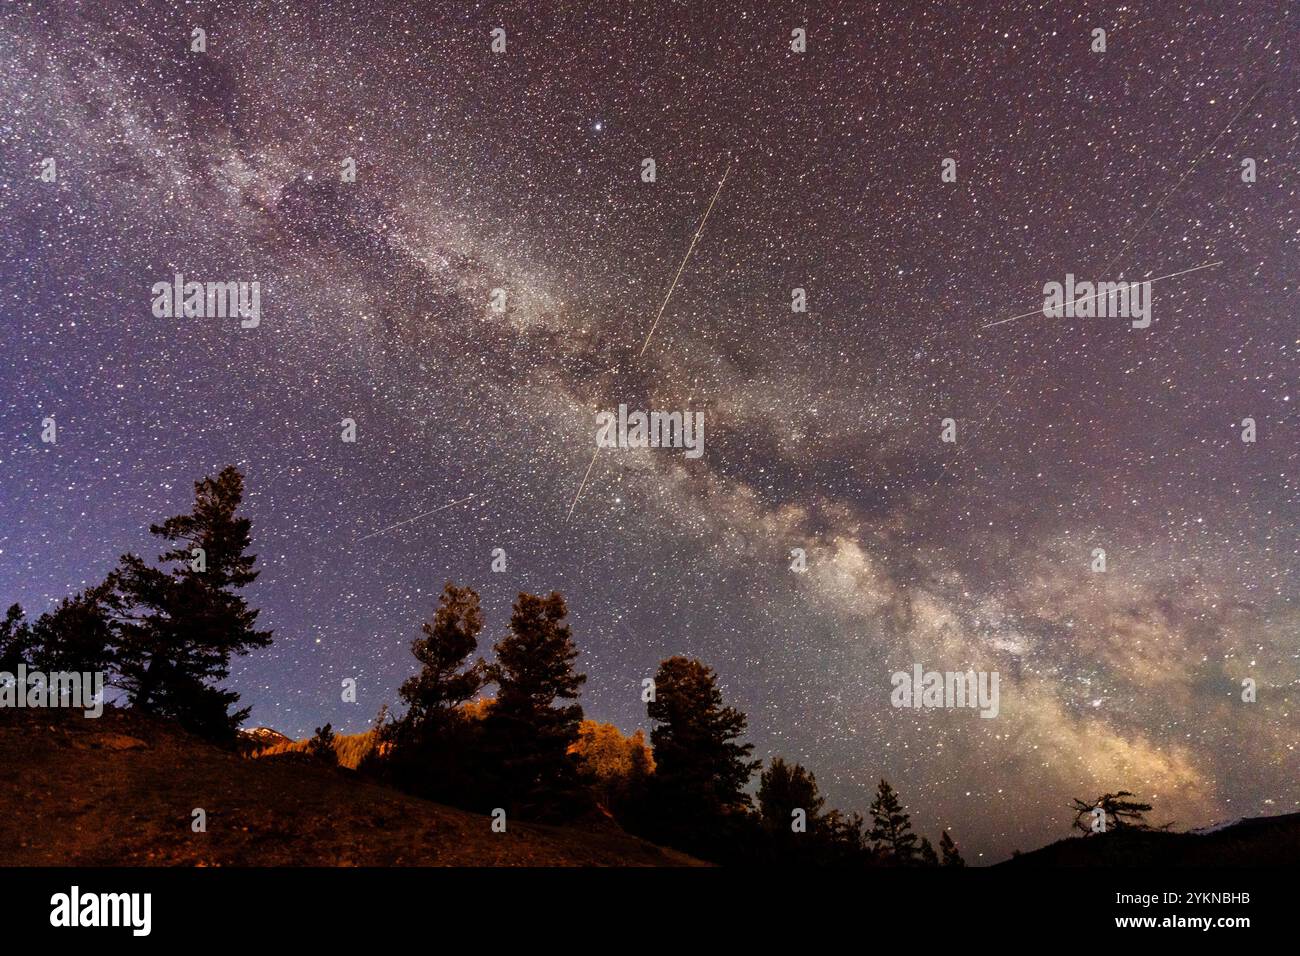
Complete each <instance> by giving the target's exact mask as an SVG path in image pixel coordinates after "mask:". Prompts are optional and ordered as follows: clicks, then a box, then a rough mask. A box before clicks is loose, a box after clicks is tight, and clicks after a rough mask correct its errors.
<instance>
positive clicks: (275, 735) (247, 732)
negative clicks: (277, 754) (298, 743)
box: [239, 727, 293, 750]
mask: <svg viewBox="0 0 1300 956" xmlns="http://www.w3.org/2000/svg"><path fill="white" fill-rule="evenodd" d="M239 736H240V737H241V738H242V739H243V740H244V741H245V742H246V743H248V744H249V746H250V747H251V748H252V749H254V750H261V749H262V748H263V747H276V746H279V745H280V744H291V743H293V738H292V737H286V736H285V735H284V734H282V733H280V731H278V730H272V729H271V728H270V727H241V728H240V730H239Z"/></svg>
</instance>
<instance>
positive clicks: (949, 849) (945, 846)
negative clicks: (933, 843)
mask: <svg viewBox="0 0 1300 956" xmlns="http://www.w3.org/2000/svg"><path fill="white" fill-rule="evenodd" d="M939 853H940V854H941V855H942V857H943V860H942V863H943V865H944V866H965V865H966V861H965V860H963V859H962V857H961V854H960V853H959V852H958V851H957V844H956V843H954V842H953V840H952V837H951V836H950V835H949V834H948V831H947V830H944V831H943V835H942V836H941V837H939Z"/></svg>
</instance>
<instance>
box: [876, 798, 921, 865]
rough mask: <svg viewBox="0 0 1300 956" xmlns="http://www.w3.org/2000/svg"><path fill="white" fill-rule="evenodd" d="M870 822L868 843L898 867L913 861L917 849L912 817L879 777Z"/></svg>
mask: <svg viewBox="0 0 1300 956" xmlns="http://www.w3.org/2000/svg"><path fill="white" fill-rule="evenodd" d="M871 821H872V822H871V833H870V834H869V836H870V839H871V842H872V844H873V845H874V846H875V847H876V849H877V850H878V851H881V852H883V853H884V855H885V857H886V858H887V860H888V861H889V862H891V863H894V864H896V865H899V866H905V865H907V864H910V863H913V862H915V860H916V856H917V852H918V851H917V845H916V834H915V833H913V832H912V820H911V818H910V817H909V816H908V815H907V814H906V813H904V812H903V805H902V804H901V803H900V802H899V800H898V794H896V793H894V788H893V787H891V786H890V785H889V782H888V781H886V780H881V781H880V785H879V787H877V789H876V799H875V800H873V801H872V803H871Z"/></svg>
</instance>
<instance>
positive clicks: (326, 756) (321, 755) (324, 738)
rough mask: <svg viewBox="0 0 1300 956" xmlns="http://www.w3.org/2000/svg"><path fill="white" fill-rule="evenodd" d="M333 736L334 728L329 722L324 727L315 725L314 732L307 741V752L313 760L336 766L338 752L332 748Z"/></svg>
mask: <svg viewBox="0 0 1300 956" xmlns="http://www.w3.org/2000/svg"><path fill="white" fill-rule="evenodd" d="M334 743H335V736H334V728H333V726H332V725H330V724H326V725H325V726H324V727H317V728H316V733H315V734H314V735H313V736H312V738H311V740H309V741H307V753H308V754H309V755H310V756H311V757H312V758H313V759H315V760H319V761H320V762H321V763H323V764H326V765H328V766H331V767H337V766H338V763H339V754H338V751H337V750H336V749H334Z"/></svg>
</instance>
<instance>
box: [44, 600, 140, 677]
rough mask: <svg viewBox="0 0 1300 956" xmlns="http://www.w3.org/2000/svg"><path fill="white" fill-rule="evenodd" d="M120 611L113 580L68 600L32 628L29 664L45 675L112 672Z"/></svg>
mask: <svg viewBox="0 0 1300 956" xmlns="http://www.w3.org/2000/svg"><path fill="white" fill-rule="evenodd" d="M120 610H121V605H120V601H119V599H118V597H117V595H116V587H115V584H114V581H113V579H112V578H111V577H110V578H109V579H108V580H107V581H105V582H104V583H102V584H99V585H97V586H95V587H93V588H86V589H85V590H84V591H81V592H80V593H78V594H75V595H73V596H72V597H67V598H64V599H63V600H61V601H60V602H59V603H58V605H57V606H55V608H54V609H53V610H51V611H47V612H46V613H44V614H42V615H41V616H40V617H38V618H37V619H36V623H35V624H33V625H32V628H31V649H30V652H29V660H28V663H29V664H30V665H31V666H32V667H35V668H36V669H38V670H42V671H45V672H52V671H79V672H81V671H89V672H95V671H98V672H100V673H105V672H108V671H109V670H110V667H111V666H112V664H113V662H114V659H115V656H116V646H117V643H118V619H119V614H120Z"/></svg>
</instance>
